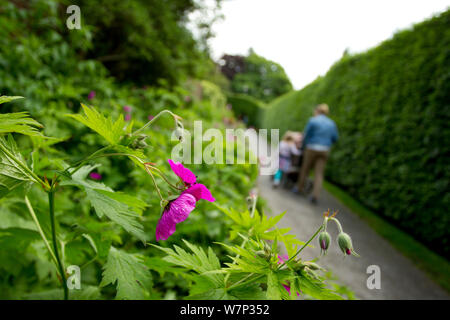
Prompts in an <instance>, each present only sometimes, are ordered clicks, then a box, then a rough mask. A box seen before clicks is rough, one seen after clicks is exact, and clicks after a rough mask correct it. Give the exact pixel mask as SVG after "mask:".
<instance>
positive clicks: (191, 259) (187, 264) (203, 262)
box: [153, 240, 224, 287]
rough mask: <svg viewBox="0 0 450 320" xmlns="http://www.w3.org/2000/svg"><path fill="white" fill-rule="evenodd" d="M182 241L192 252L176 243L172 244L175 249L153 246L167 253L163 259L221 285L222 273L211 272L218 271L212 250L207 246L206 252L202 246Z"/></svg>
mask: <svg viewBox="0 0 450 320" xmlns="http://www.w3.org/2000/svg"><path fill="white" fill-rule="evenodd" d="M183 242H184V243H185V244H186V246H188V247H189V249H190V250H191V251H192V253H188V252H186V250H184V249H182V248H180V247H178V246H176V245H175V246H174V249H175V250H173V249H170V248H164V247H160V246H157V245H153V246H154V247H156V248H158V249H160V250H162V251H164V252H165V253H167V255H168V256H167V257H165V258H164V260H165V261H167V262H170V263H172V264H175V265H178V266H182V267H184V268H186V269H188V270H193V271H195V272H197V273H198V274H200V275H203V276H204V277H206V278H208V279H209V280H210V281H212V283H213V284H214V285H215V286H216V287H218V286H220V285H222V284H223V279H224V275H223V274H220V273H214V272H211V271H220V262H219V259H218V258H217V256H216V254H215V253H214V251H213V250H212V249H211V248H208V253H206V252H205V251H204V250H203V249H202V248H200V247H197V246H195V245H193V244H191V243H189V242H188V241H186V240H183Z"/></svg>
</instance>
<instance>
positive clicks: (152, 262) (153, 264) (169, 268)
mask: <svg viewBox="0 0 450 320" xmlns="http://www.w3.org/2000/svg"><path fill="white" fill-rule="evenodd" d="M144 263H145V265H146V266H147V267H148V268H149V269H150V270H154V271H156V272H158V273H159V275H160V276H161V277H163V276H164V274H165V273H166V272H169V273H173V274H175V275H177V274H183V273H185V272H186V270H185V269H183V268H179V267H175V266H174V265H173V264H172V263H170V262H167V261H165V260H163V259H162V258H160V257H144Z"/></svg>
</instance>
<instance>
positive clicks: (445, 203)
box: [0, 0, 450, 298]
mask: <svg viewBox="0 0 450 320" xmlns="http://www.w3.org/2000/svg"><path fill="white" fill-rule="evenodd" d="M70 5H77V6H79V8H80V10H81V28H80V29H69V28H68V27H67V24H66V22H67V19H68V18H69V17H70V16H71V13H67V11H66V9H67V7H69V6H70ZM449 6H450V3H449V2H448V1H395V2H392V1H339V2H337V1H314V3H306V2H301V1H288V0H277V1H274V0H258V1H256V0H231V1H226V0H216V1H214V0H165V1H163V0H127V1H123V0H97V1H90V0H77V1H75V0H74V1H65V0H61V1H56V0H10V1H7V0H0V94H1V95H12V96H13V95H20V96H24V97H25V98H26V99H24V100H20V101H17V102H14V103H12V104H4V105H1V106H0V110H1V112H2V113H3V112H13V111H14V112H17V111H28V112H30V114H31V115H32V116H33V117H34V118H36V119H37V120H38V121H39V122H41V123H44V124H45V134H47V135H49V136H55V137H61V141H60V142H59V143H58V147H59V151H56V150H53V149H52V150H50V149H49V150H47V151H46V152H47V153H49V154H52V156H53V157H54V156H55V155H56V156H60V157H61V159H65V158H66V157H67V156H73V155H77V154H80V153H85V152H87V151H88V150H93V149H94V150H95V147H96V146H98V145H100V144H101V142H100V141H98V139H97V138H95V137H94V136H93V135H90V134H89V132H88V131H89V130H87V129H84V128H82V127H81V126H77V125H76V124H74V123H73V121H72V120H70V119H69V118H67V117H65V116H64V115H65V114H67V113H76V112H78V110H79V108H80V102H83V103H86V104H89V105H95V106H97V107H99V108H101V109H103V110H108V112H110V113H111V114H113V115H115V116H117V115H119V114H124V111H123V110H124V109H123V107H124V106H130V107H131V108H132V112H131V113H130V115H129V120H130V119H132V120H133V121H136V124H144V123H145V122H146V121H147V120H148V119H151V117H152V116H154V115H155V114H156V113H157V112H159V111H161V110H163V109H164V108H169V109H171V110H173V111H174V112H176V113H179V114H180V115H181V116H183V118H184V119H186V124H185V125H186V127H187V128H188V129H189V128H190V127H191V124H190V123H191V122H192V121H194V120H204V121H205V123H206V124H207V125H209V126H211V127H218V128H222V129H223V128H228V127H230V128H238V127H239V128H244V127H254V128H267V129H280V136H281V135H282V134H283V133H285V132H286V131H288V130H292V131H303V129H304V128H305V125H306V122H307V121H308V119H309V118H310V117H311V115H312V112H313V109H314V108H315V107H316V105H317V104H319V103H327V104H328V105H329V106H330V117H331V118H332V119H333V120H334V121H335V122H336V124H337V127H338V129H339V134H340V139H339V142H338V143H337V144H336V146H334V147H333V152H332V153H331V157H330V159H329V162H328V164H327V170H326V183H325V189H326V192H327V193H326V194H327V195H328V196H329V197H331V198H332V199H333V200H329V201H330V202H327V201H328V200H326V201H325V202H324V203H323V206H326V205H328V204H331V203H333V204H335V202H332V201H334V200H337V201H339V203H340V204H339V205H342V206H343V207H345V208H347V209H344V211H345V210H347V212H348V213H347V215H348V216H349V217H353V216H354V217H355V219H361V221H363V223H364V225H365V226H368V227H369V228H370V230H373V232H374V236H373V238H370V239H369V238H368V240H367V241H368V243H370V245H369V244H368V245H367V246H368V247H367V248H368V250H370V248H374V250H375V251H376V249H375V247H377V246H378V244H377V241H378V239H383V241H386V244H385V245H386V246H388V247H386V248H389V249H386V250H393V252H394V251H395V254H394V253H392V255H393V256H395V255H396V254H398V255H399V256H401V257H406V260H405V261H409V262H405V261H403V260H401V261H402V262H401V263H405V265H406V267H405V268H412V269H411V270H413V269H414V271H411V273H409V274H410V275H411V277H412V278H414V275H416V273H415V272H420V274H423V275H424V279H427V280H423V281H428V280H430V279H431V280H430V281H432V283H433V285H436V288H434V287H433V288H434V289H430V290H434V291H436V292H438V291H439V290H442V291H439V293H436V297H441V298H442V297H446V298H448V292H449V290H450V280H449V279H450V278H449V276H450V268H449V262H448V259H449V258H450V237H449V235H450V234H449V233H450V232H449V230H450V215H449V213H448V210H449V208H450V166H449V157H450V128H449V123H450V122H449V121H450V11H449V10H448V8H449ZM204 127H206V125H205V124H204ZM160 129H161V130H160V132H159V133H158V134H156V135H155V137H154V138H152V139H153V140H152V142H151V143H152V144H153V147H154V148H155V150H159V151H155V152H160V154H161V155H162V154H167V153H168V152H169V151H170V149H171V147H172V146H173V144H170V143H168V142H166V140H165V139H164V138H163V137H164V136H165V135H166V136H167V135H168V134H170V130H171V126H170V124H169V122H167V123H165V122H162V124H161V125H160ZM75 146H76V147H75ZM24 148H26V145H24ZM43 156H45V153H43ZM49 161H50V160H49ZM52 161H54V160H52ZM102 161H104V166H102V167H100V168H99V169H98V170H99V173H100V174H102V177H103V180H104V182H105V183H106V184H107V185H109V186H111V187H113V188H117V189H120V190H124V191H129V192H133V193H135V194H137V195H140V196H141V197H142V198H145V197H148V190H149V189H151V187H150V185H148V189H147V190H142V188H138V186H139V185H141V186H142V185H143V184H144V185H145V183H148V182H144V181H143V178H141V177H139V176H138V174H137V173H136V172H135V171H133V169H132V168H131V167H129V166H128V165H127V164H125V163H122V162H120V161H119V160H110V159H104V160H102ZM198 167H199V168H198V170H199V175H200V177H202V178H203V179H204V180H203V181H205V182H206V183H209V185H214V187H213V188H214V189H213V191H215V193H214V192H213V193H214V194H215V195H216V194H220V196H218V199H219V201H220V200H222V203H223V204H228V205H230V206H235V207H245V196H243V195H246V194H247V193H248V192H249V190H251V189H252V188H253V187H254V186H255V185H257V184H258V185H259V186H260V188H261V189H262V190H263V194H262V198H263V199H261V201H260V203H259V204H258V206H259V208H260V210H267V212H274V213H277V214H278V213H280V212H283V211H285V210H286V208H283V205H282V204H283V199H285V198H284V197H287V198H289V199H290V200H292V201H297V200H296V199H294V198H293V196H292V195H291V194H289V191H288V190H282V191H277V192H274V191H272V190H270V188H265V187H267V185H269V184H270V182H269V181H268V180H261V178H260V179H259V180H258V177H257V168H256V166H252V165H244V166H235V167H228V166H225V165H224V166H217V170H216V171H214V170H210V169H208V170H207V168H206V166H205V165H202V166H198ZM38 170H42V172H45V170H46V168H45V166H43V167H42V168H38ZM123 172H129V174H128V175H123V174H121V173H123ZM218 181H220V182H221V183H218ZM264 186H265V187H264ZM264 188H265V189H264ZM264 190H265V191H264ZM36 192H37V191H36ZM65 197H66V198H67V199H69V198H70V197H73V194H67V195H66V196H65ZM331 198H330V199H331ZM264 199H266V200H264ZM13 200H14V199H13ZM13 200H11V201H12V202H10V203H9V202H5V201H4V203H3V204H2V205H3V206H2V207H1V210H0V222H1V223H0V228H7V227H11V226H16V225H22V226H23V224H24V222H23V221H22V220H17V219H18V218H15V216H16V213H17V212H18V211H20V210H21V208H23V207H21V206H20V205H19V206H18V207H17V206H16V204H15V202H14V201H13ZM59 201H60V202H61V204H60V205H61V207H63V208H64V210H67V211H68V212H70V211H71V210H73V208H71V206H70V205H67V207H64V197H62V198H61V199H60V200H59ZM152 201H153V202H154V203H153V205H156V206H157V205H158V204H157V199H154V200H149V202H152ZM280 203H281V204H280ZM295 203H296V202H295ZM40 206H41V207H42V208H43V207H44V206H45V203H42V204H40ZM306 206H307V204H305V203H303V202H301V203H300V202H299V203H298V207H295V206H294V207H295V208H300V209H301V208H303V207H305V208H306V209H305V210H309V209H308V208H307V207H306ZM38 207H39V205H38ZM320 209H322V208H320ZM323 209H326V207H324V208H323ZM86 210H87V209H86ZM37 211H38V212H39V211H40V210H39V209H37ZM42 211H44V210H42ZM199 211H201V212H202V214H200V215H198V216H197V217H196V218H193V219H192V221H190V222H186V224H185V225H184V226H182V227H181V228H180V233H178V235H177V236H175V237H174V238H173V239H172V241H173V243H176V242H177V241H178V242H179V241H180V239H181V238H183V235H187V234H188V235H189V237H190V238H191V239H192V238H195V239H196V241H197V242H202V243H211V242H213V241H218V240H220V239H221V238H223V237H225V229H224V226H223V223H224V222H223V221H222V220H221V217H220V214H219V212H218V211H217V210H211V209H208V210H206V209H205V210H203V211H202V210H199ZM317 211H320V210H319V209H317ZM318 215H320V214H319V213H318ZM356 217H357V218H356ZM66 219H67V221H66V223H67V225H70V218H68V217H66ZM155 219H156V218H155ZM155 219H153V220H151V221H148V228H150V230H151V228H153V230H154V224H155V221H156V220H155ZM348 219H351V218H348ZM358 221H359V220H358ZM198 222H202V223H203V227H202V223H198ZM63 223H64V219H63ZM227 223H228V222H227ZM294 230H295V228H294ZM151 233H152V234H153V233H154V232H151ZM299 236H302V237H303V238H305V237H306V235H300V234H299ZM111 237H112V239H110V240H109V241H115V240H113V236H111ZM362 237H364V236H363V235H362ZM378 237H379V238H378ZM360 240H361V241H363V239H360ZM380 241H381V240H380ZM0 243H1V241H0ZM83 245H84V244H83V243H82V241H81V240H80V242H79V243H78V242H74V243H72V245H71V246H72V248H71V246H70V245H69V246H68V249H67V252H68V253H67V254H68V256H69V258H68V259H72V260H73V261H74V262H75V263H76V262H77V261H78V260H79V261H83V259H86V257H85V256H83V255H86V256H88V253H87V252H86V253H83V252H84V251H83V250H81V249H80V248H82V247H83ZM383 246H384V244H383ZM383 248H384V247H383ZM33 250H35V252H34V255H31V256H24V257H16V256H15V255H14V254H13V253H12V252H11V253H8V251H7V250H6V251H2V252H0V268H3V270H4V271H5V272H6V273H2V274H1V275H0V279H2V283H3V284H2V285H1V286H0V287H1V288H2V289H4V290H2V291H1V293H0V296H2V295H3V297H8V298H9V297H22V296H23V295H24V294H29V293H30V292H31V291H38V292H39V291H42V290H43V289H44V288H46V287H47V286H50V283H51V282H52V281H54V279H55V276H56V275H55V274H52V271H50V267H49V266H48V265H47V264H46V263H45V262H44V261H43V260H40V259H39V258H38V256H39V252H40V251H39V250H42V248H34V249H33ZM71 250H73V251H71ZM80 250H81V251H80ZM383 250H384V249H383ZM377 254H379V255H383V252H378V253H377ZM387 255H388V256H389V255H390V253H388V254H387ZM396 257H397V256H395V257H394V258H393V259H394V260H395V259H397V258H396ZM77 259H78V260H77ZM398 259H400V258H398ZM394 260H393V261H392V264H396V263H397V262H395V261H397V260H395V261H394ZM153 262H154V261H153ZM30 263H34V264H33V265H34V267H33V268H34V269H36V270H38V277H39V281H36V279H32V278H31V276H30V274H34V273H35V270H29V268H30ZM374 263H376V261H375V262H374ZM386 263H389V261H387V262H386ZM399 263H400V262H399ZM150 264H151V263H150V262H149V265H150ZM17 266H21V267H17ZM402 266H403V265H402ZM331 267H332V266H331ZM364 267H366V266H364ZM416 269H417V270H419V271H416ZM358 270H359V271H358V272H362V273H364V270H363V269H358ZM157 271H158V270H156V271H155V272H157ZM98 272H99V271H98V268H97V269H96V271H95V270H93V271H92V278H95V274H96V273H97V274H98ZM399 272H400V271H399ZM406 273H408V272H406ZM160 276H161V278H155V281H156V282H157V283H158V284H159V286H160V287H161V288H164V289H161V290H160V292H156V293H154V294H155V296H154V297H155V298H176V297H178V296H180V295H182V294H184V293H186V290H187V284H183V283H180V282H179V281H178V280H177V279H175V277H173V276H172V278H170V277H171V275H166V276H164V272H162V274H160ZM11 277H12V278H11ZM164 277H165V278H164ZM412 278H409V279H410V280H411V281H412ZM11 279H13V280H11ZM163 279H164V280H163ZM87 281H88V282H89V279H88V280H87ZM92 281H93V280H92ZM352 281H354V280H352V279H346V280H344V281H343V285H345V286H347V287H350V289H352V290H354V291H355V290H356V291H358V290H360V291H361V290H362V289H358V288H359V287H361V286H363V285H364V286H365V284H362V283H361V284H357V285H355V288H353V287H352ZM93 282H94V281H93ZM11 283H14V285H12V284H11ZM430 283H431V282H430ZM427 285H428V284H427ZM429 286H430V287H431V286H432V285H431V284H430V285H429ZM343 288H344V287H343ZM437 288H439V289H437ZM342 290H343V291H345V290H346V289H345V290H344V289H342ZM403 290H406V289H403ZM444 292H446V293H444ZM102 294H103V295H105V296H108V293H102ZM426 294H427V293H426V292H425V293H424V296H425V297H426ZM350 296H353V295H352V294H349V295H348V297H350ZM360 296H363V297H364V292H362V291H361V292H360ZM30 297H34V298H36V297H38V298H39V297H42V296H35V295H34V296H33V295H32V296H30ZM96 297H97V296H96ZM367 297H369V298H373V296H370V295H369V296H367ZM383 297H385V298H386V297H388V298H401V296H399V295H395V294H393V295H389V294H386V295H385V296H379V298H383ZM375 298H376V297H375Z"/></svg>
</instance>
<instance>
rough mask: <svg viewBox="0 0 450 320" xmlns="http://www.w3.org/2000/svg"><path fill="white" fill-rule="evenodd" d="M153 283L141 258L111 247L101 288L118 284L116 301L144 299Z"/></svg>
mask: <svg viewBox="0 0 450 320" xmlns="http://www.w3.org/2000/svg"><path fill="white" fill-rule="evenodd" d="M151 282H152V278H151V274H150V272H149V270H148V269H147V267H146V266H145V265H144V264H143V263H142V260H141V259H140V258H138V257H136V256H135V255H132V254H129V253H126V252H124V251H121V250H118V249H116V248H114V247H111V249H110V251H109V254H108V260H107V262H106V264H105V265H104V267H103V279H102V282H101V284H100V285H101V286H106V285H108V284H116V289H117V295H116V299H120V300H122V299H144V298H145V297H146V295H145V289H146V288H149V287H150V286H151Z"/></svg>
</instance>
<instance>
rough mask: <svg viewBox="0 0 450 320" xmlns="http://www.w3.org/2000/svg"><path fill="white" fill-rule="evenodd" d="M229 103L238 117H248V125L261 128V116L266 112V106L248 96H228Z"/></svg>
mask: <svg viewBox="0 0 450 320" xmlns="http://www.w3.org/2000/svg"><path fill="white" fill-rule="evenodd" d="M227 101H228V103H229V104H230V105H231V107H232V110H233V113H234V115H235V116H236V117H247V119H248V122H247V125H249V126H253V127H260V114H262V113H263V112H264V109H265V104H264V103H263V102H261V101H259V100H258V99H256V98H253V97H251V96H249V95H246V94H232V93H230V94H228V96H227Z"/></svg>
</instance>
